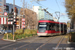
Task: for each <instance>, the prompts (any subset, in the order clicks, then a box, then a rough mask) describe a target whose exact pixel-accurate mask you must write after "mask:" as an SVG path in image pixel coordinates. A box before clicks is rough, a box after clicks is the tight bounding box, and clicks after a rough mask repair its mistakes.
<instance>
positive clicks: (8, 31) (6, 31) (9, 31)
mask: <svg viewBox="0 0 75 50" xmlns="http://www.w3.org/2000/svg"><path fill="white" fill-rule="evenodd" d="M4 33H12V30H5V32H4Z"/></svg>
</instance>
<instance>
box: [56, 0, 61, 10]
mask: <svg viewBox="0 0 75 50" xmlns="http://www.w3.org/2000/svg"><path fill="white" fill-rule="evenodd" d="M55 1H56V3H57V6H58V8H59V10H60V11H61V9H60V7H59V4H58V2H57V0H55Z"/></svg>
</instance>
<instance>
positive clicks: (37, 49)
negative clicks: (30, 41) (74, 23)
mask: <svg viewBox="0 0 75 50" xmlns="http://www.w3.org/2000/svg"><path fill="white" fill-rule="evenodd" d="M52 38H53V37H52ZM55 38H56V37H55ZM55 38H53V39H55ZM53 39H51V40H50V39H49V40H50V41H52V40H53ZM49 40H48V41H49ZM48 41H47V43H48ZM50 41H49V42H50ZM47 43H44V44H42V45H41V46H39V47H38V48H36V50H39V49H40V48H41V47H43V46H44V45H45V44H47Z"/></svg>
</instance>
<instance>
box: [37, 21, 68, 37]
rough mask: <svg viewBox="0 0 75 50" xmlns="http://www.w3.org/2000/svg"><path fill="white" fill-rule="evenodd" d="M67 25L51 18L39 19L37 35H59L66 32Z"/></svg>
mask: <svg viewBox="0 0 75 50" xmlns="http://www.w3.org/2000/svg"><path fill="white" fill-rule="evenodd" d="M66 32H67V25H66V24H64V23H59V22H55V21H52V20H39V23H38V31H37V35H38V36H49V35H60V34H66Z"/></svg>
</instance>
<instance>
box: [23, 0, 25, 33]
mask: <svg viewBox="0 0 75 50" xmlns="http://www.w3.org/2000/svg"><path fill="white" fill-rule="evenodd" d="M24 9H25V0H23V18H25V11H24ZM24 29H25V28H23V32H24Z"/></svg>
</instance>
